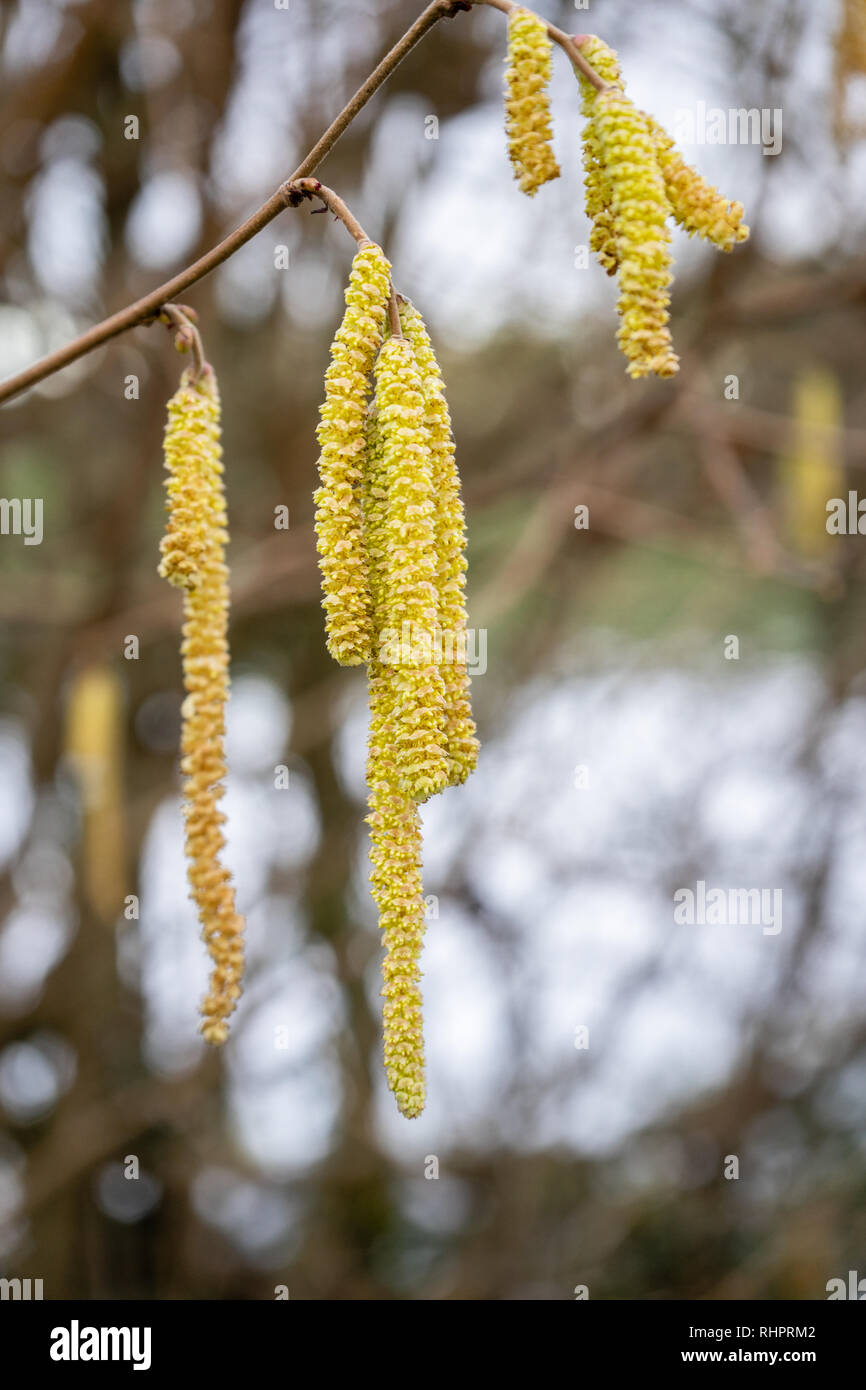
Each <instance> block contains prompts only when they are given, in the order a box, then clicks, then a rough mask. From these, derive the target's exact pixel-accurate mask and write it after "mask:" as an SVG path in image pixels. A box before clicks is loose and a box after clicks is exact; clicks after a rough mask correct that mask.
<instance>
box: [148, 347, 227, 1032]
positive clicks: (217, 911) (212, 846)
mask: <svg viewBox="0 0 866 1390" xmlns="http://www.w3.org/2000/svg"><path fill="white" fill-rule="evenodd" d="M221 456H222V450H221V445H220V404H219V394H218V391H217V384H216V378H215V376H214V374H213V371H212V370H211V369H210V368H209V367H207V368H205V370H204V372H203V373H202V374H201V375H200V376H199V378H198V379H197V380H196V379H195V378H194V377H193V375H192V374H191V373H190V372H186V373H184V376H183V378H182V379H181V384H180V387H179V388H178V390H177V392H176V393H175V395H174V396H173V397H172V399H171V401H170V402H169V406H168V423H167V426H166V432H165V466H166V468H167V470H168V473H169V478H168V484H167V490H168V504H167V505H168V511H169V520H168V526H167V530H166V536H165V539H164V541H163V543H162V552H163V559H162V564H161V566H160V573H161V574H162V575H163V576H164V577H165V578H166V579H168V580H169V582H170V583H172V584H175V585H177V586H178V587H179V588H181V589H183V591H184V624H183V643H182V646H181V652H182V656H183V672H184V685H185V688H186V692H187V693H186V699H185V700H184V703H183V709H182V713H183V733H182V740H181V752H182V760H181V770H182V772H183V774H184V817H185V822H186V854H187V861H188V864H187V873H188V877H189V883H190V888H191V890H192V896H193V899H194V901H195V903H196V906H197V908H198V914H199V920H200V922H201V926H202V936H203V938H204V941H205V944H206V946H207V949H208V953H209V954H210V957H211V960H212V962H213V970H212V973H211V979H210V986H209V989H208V993H207V996H206V998H205V999H204V1001H203V1003H202V1015H203V1022H202V1033H203V1034H204V1037H205V1039H206V1040H207V1041H208V1042H210V1043H214V1044H219V1043H222V1042H224V1041H225V1040H226V1038H227V1037H228V1018H229V1016H230V1015H231V1013H232V1012H233V1010H234V1008H235V1006H236V1004H237V1001H238V999H239V997H240V993H241V978H242V975H243V930H244V924H243V919H242V918H241V917H240V916H239V914H238V913H237V911H236V910H235V901H234V890H233V887H232V883H231V876H230V874H229V872H228V870H227V869H226V868H225V867H224V865H223V863H222V860H221V855H222V851H223V849H224V848H225V838H224V836H223V832H222V826H223V824H224V821H225V816H224V815H223V814H222V813H221V811H220V810H219V802H220V800H221V798H222V795H223V779H224V778H225V774H226V764H225V756H224V753H223V738H224V734H225V705H226V700H227V698H228V684H229V653H228V609H229V590H228V569H227V567H226V563H225V545H226V541H227V539H228V534H227V529H226V528H227V518H226V507H225V497H224V492H223V478H222V474H223V466H222V462H221Z"/></svg>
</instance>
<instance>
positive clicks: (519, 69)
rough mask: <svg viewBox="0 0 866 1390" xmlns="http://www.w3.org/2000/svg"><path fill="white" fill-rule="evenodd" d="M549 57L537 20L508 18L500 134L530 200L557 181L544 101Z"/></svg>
mask: <svg viewBox="0 0 866 1390" xmlns="http://www.w3.org/2000/svg"><path fill="white" fill-rule="evenodd" d="M551 51H552V44H551V42H550V39H549V37H548V34H547V29H546V28H545V25H544V23H543V21H542V20H540V19H539V18H538V15H535V14H532V13H531V12H530V11H529V10H512V11H511V13H510V14H509V16H508V56H507V59H506V62H507V63H508V68H507V70H506V73H505V131H506V134H507V136H508V154H509V158H510V159H511V163H512V166H513V168H514V177H515V178H516V180H517V182H518V184H519V186H520V189H521V191H522V192H523V193H527V194H528V195H529V196H530V197H533V196H534V194H536V193H537V192H538V190H539V188H540V187H541V185H542V184H544V183H547V182H548V181H549V180H550V179H555V178H558V177H559V165H558V164H557V162H556V158H555V156H554V153H553V146H552V144H551V141H552V139H553V128H552V124H551V119H550V99H549V97H548V95H547V84H548V83H549V81H550V75H551V71H552V68H553V64H552V61H551Z"/></svg>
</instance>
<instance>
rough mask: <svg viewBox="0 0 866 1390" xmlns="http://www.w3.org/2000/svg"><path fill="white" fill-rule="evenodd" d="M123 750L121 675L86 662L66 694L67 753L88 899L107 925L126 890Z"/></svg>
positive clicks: (85, 891)
mask: <svg viewBox="0 0 866 1390" xmlns="http://www.w3.org/2000/svg"><path fill="white" fill-rule="evenodd" d="M123 752H124V728H123V685H122V683H121V681H120V678H119V676H118V675H117V674H116V672H115V671H113V670H112V669H111V667H110V666H101V665H99V666H96V665H94V666H86V667H84V668H83V669H82V670H80V671H78V672H76V674H75V676H74V677H73V680H72V683H71V686H70V689H69V694H68V696H67V704H66V729H65V740H64V754H65V756H66V758H67V759H68V761H69V762H70V764H71V765H72V768H73V770H74V772H75V775H76V777H77V780H78V784H79V788H80V794H81V808H82V822H83V824H82V841H83V843H82V879H83V889H84V898H85V901H86V902H87V903H88V905H89V906H90V907H91V908H92V909H93V911H94V912H95V913H96V915H97V917H98V918H99V919H100V920H101V921H102V922H104V923H106V924H108V923H110V922H112V921H114V920H115V919H116V918H117V916H118V914H119V913H120V910H121V908H122V906H123V900H124V896H125V894H126V878H125V870H126V834H125V816H124V804H123Z"/></svg>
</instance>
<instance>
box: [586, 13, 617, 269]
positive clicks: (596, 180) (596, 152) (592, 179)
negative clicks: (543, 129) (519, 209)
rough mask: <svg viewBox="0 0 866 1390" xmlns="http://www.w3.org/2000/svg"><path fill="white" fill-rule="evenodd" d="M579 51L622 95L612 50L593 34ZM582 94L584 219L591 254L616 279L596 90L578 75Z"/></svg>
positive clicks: (610, 213)
mask: <svg viewBox="0 0 866 1390" xmlns="http://www.w3.org/2000/svg"><path fill="white" fill-rule="evenodd" d="M579 47H580V51H581V53H582V54H583V56H584V57H585V58H586V60H587V62H588V63H589V64H590V66H591V67H592V68H594V69H595V71H596V72H597V73H598V75H599V77H601V78H603V79H604V81H605V82H607V83H608V84H609V85H610V86H614V87H617V88H618V89H619V90H620V91H624V90H625V88H624V84H623V81H622V76H621V74H620V69H619V58H618V57H617V54H616V53H615V52H614V50H613V49H612V48H608V46H607V44H606V43H603V42H602V40H601V39H599V38H597V37H596V35H595V34H583V35H582V36H581V39H580V43H579ZM577 75H578V78H579V81H580V92H581V110H582V112H583V115H584V117H585V118H586V123H585V125H584V130H583V168H584V185H583V186H584V191H585V193H586V215H587V217H588V218H589V219H590V221H591V223H592V230H591V232H590V236H589V247H590V250H591V251H593V252H594V253H595V255H596V256H597V257H598V260H599V262H600V264H601V265H602V266H603V268H604V270H605V271H606V272H607V274H608V275H615V274H616V270H617V266H618V265H619V256H618V254H617V249H616V236H615V233H614V218H613V206H612V194H611V188H610V178H609V175H608V172H607V169H606V168H605V164H604V157H603V155H602V149H601V142H600V140H599V135H598V130H597V128H596V123H595V116H596V107H597V103H598V95H599V93H598V88H597V87H595V86H594V85H593V84H592V82H590V81H589V80H588V79H587V78H586V77H584V75H583V73H582V72H580V71H578V74H577Z"/></svg>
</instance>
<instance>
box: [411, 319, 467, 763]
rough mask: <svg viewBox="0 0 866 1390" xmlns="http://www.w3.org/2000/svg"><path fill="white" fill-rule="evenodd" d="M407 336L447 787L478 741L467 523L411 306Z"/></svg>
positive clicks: (436, 377) (441, 392) (436, 383)
mask: <svg viewBox="0 0 866 1390" xmlns="http://www.w3.org/2000/svg"><path fill="white" fill-rule="evenodd" d="M400 322H401V325H402V329H403V333H404V335H405V336H406V338H407V339H408V340H409V342H410V343H411V344H412V348H413V351H414V353H415V362H416V364H417V366H418V371H419V374H420V377H421V386H422V391H423V394H424V423H425V425H426V428H427V439H428V444H429V448H430V459H431V470H432V471H431V477H432V489H433V506H434V533H435V534H434V548H435V552H436V587H437V589H438V611H439V629H440V632H439V638H440V644H441V652H442V656H441V660H442V679H443V682H444V685H445V737H446V748H447V752H448V758H449V776H448V781H449V785H451V786H456V785H457V784H458V783H460V782H465V781H466V778H467V777H468V776H469V774H470V773H471V772H473V771H474V769H475V766H476V763H477V761H478V739H477V738H476V736H475V721H474V719H473V718H472V707H471V704H470V699H469V684H470V682H469V674H468V671H467V668H466V522H465V518H464V514H463V501H462V498H461V495H460V475H459V473H458V472H457V463H456V458H455V449H454V437H453V435H452V432H451V416H450V414H449V412H448V404H447V402H446V400H445V387H444V384H443V381H442V373H441V371H440V370H439V363H438V362H437V361H436V354H435V352H434V351H433V345H432V343H431V341H430V335H429V334H428V332H427V328H426V326H425V324H424V320H423V318H422V317H421V315H420V314H419V313H418V310H417V309H416V308H415V306H414V305H413V304H410V303H408V301H405V300H404V301H403V302H402V303H401V306H400Z"/></svg>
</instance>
